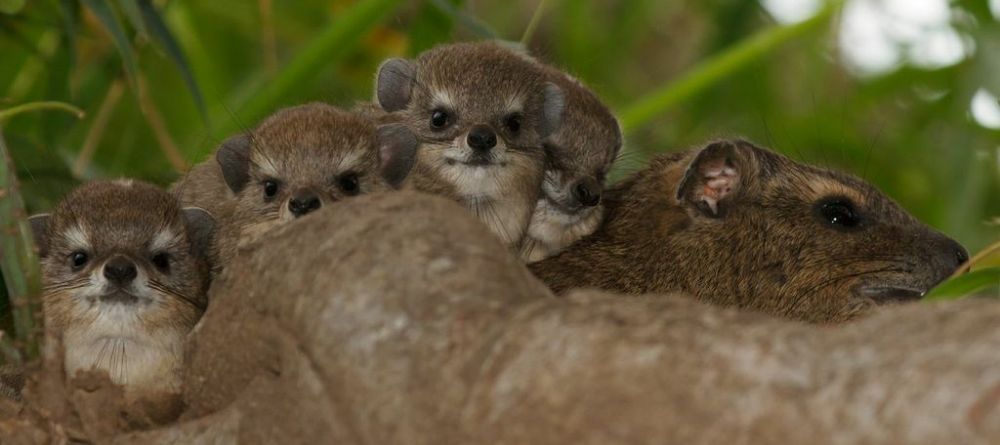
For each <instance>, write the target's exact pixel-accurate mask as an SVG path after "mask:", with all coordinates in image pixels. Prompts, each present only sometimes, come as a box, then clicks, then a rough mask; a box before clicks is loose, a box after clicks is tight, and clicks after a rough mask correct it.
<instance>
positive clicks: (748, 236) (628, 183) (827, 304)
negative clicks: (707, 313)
mask: <svg viewBox="0 0 1000 445" xmlns="http://www.w3.org/2000/svg"><path fill="white" fill-rule="evenodd" d="M604 202H605V206H606V210H605V211H606V215H605V217H604V222H603V223H602V224H601V226H600V227H599V228H598V229H597V231H595V232H594V233H593V234H592V235H591V236H588V237H586V238H584V239H582V240H580V241H578V242H576V243H574V244H573V245H571V246H569V247H568V248H566V249H565V250H564V251H563V252H561V253H559V254H558V255H556V256H554V257H551V258H548V259H545V260H542V261H539V262H537V263H534V264H532V265H531V269H532V271H533V272H535V274H536V275H537V276H538V277H539V278H541V279H542V280H543V281H545V282H546V283H547V284H548V285H549V286H550V287H551V288H552V289H553V290H554V291H556V292H558V293H561V292H563V291H565V290H567V289H570V288H575V287H596V288H602V289H608V290H613V291H617V292H623V293H629V294H645V293H662V294H665V293H672V292H682V293H686V294H690V295H693V296H695V297H697V298H699V299H701V300H704V301H708V302H711V303H716V304H720V305H725V306H736V307H741V308H747V309H754V310H758V311H762V312H767V313H770V314H773V315H778V316H784V317H789V318H795V319H800V320H808V321H816V322H831V321H842V320H847V319H850V318H853V317H855V316H858V315H860V314H863V313H865V312H867V311H869V310H871V309H873V308H874V307H875V306H877V305H881V304H885V303H895V302H902V301H912V300H917V299H919V298H921V296H922V295H923V294H924V293H925V292H927V291H928V290H929V289H931V288H932V287H934V286H935V285H936V284H937V283H939V282H941V281H942V280H944V279H945V278H947V277H948V276H949V275H951V274H952V273H953V272H954V271H955V269H956V268H957V267H958V266H959V265H960V264H962V263H963V262H964V261H966V260H967V259H968V255H967V253H966V251H965V249H964V248H962V246H961V245H959V244H958V243H957V242H955V241H954V240H952V239H950V238H948V237H947V236H945V235H943V234H941V233H940V232H938V231H936V230H933V229H931V228H930V227H927V226H926V225H924V224H922V223H921V222H920V221H918V220H917V219H915V218H914V217H913V216H911V215H910V214H909V213H907V212H906V210H904V209H903V208H901V207H900V206H899V205H898V204H896V203H895V202H893V201H892V199H890V198H889V197H887V196H886V195H884V194H883V193H881V192H880V191H878V190H877V189H876V188H875V187H873V186H872V185H870V184H868V183H866V182H864V181H862V180H860V179H858V178H855V177H852V176H849V175H845V174H842V173H837V172H833V171H829V170H825V169H821V168H816V167H813V166H809V165H804V164H801V163H798V162H795V161H792V160H791V159H788V158H786V157H784V156H781V155H779V154H777V153H774V152H772V151H769V150H766V149H764V148H761V147H757V146H755V145H753V144H751V143H749V142H746V141H742V140H725V141H717V142H713V143H710V144H708V145H707V146H705V147H704V148H701V149H699V150H692V151H687V152H683V153H676V154H669V155H662V156H659V157H657V158H655V159H653V160H652V161H651V162H650V165H649V167H648V168H646V169H644V170H642V171H640V172H638V173H636V174H635V175H633V176H632V177H630V178H628V179H626V180H624V181H622V182H621V183H618V184H615V185H614V186H613V187H611V188H610V189H609V190H608V191H607V192H606V193H605V200H604Z"/></svg>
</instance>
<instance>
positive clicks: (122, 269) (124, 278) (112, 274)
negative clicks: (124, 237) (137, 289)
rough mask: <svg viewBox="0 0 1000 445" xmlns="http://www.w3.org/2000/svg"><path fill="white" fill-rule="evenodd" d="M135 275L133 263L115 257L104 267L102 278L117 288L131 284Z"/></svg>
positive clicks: (123, 258) (126, 259) (136, 273)
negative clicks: (117, 286)
mask: <svg viewBox="0 0 1000 445" xmlns="http://www.w3.org/2000/svg"><path fill="white" fill-rule="evenodd" d="M136 275H138V272H137V271H136V270H135V263H133V262H131V261H129V260H128V258H125V257H121V256H116V257H114V258H112V259H111V260H110V261H108V262H107V263H106V264H105V265H104V278H107V279H108V281H111V282H112V283H115V284H117V285H119V286H124V285H126V284H129V283H131V282H132V280H134V279H135V277H136Z"/></svg>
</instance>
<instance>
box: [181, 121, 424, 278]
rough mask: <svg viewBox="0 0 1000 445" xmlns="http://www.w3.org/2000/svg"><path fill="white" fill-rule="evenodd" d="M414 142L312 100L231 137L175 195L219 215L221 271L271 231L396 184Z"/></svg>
mask: <svg viewBox="0 0 1000 445" xmlns="http://www.w3.org/2000/svg"><path fill="white" fill-rule="evenodd" d="M416 148H417V141H416V139H415V138H414V137H413V135H412V133H410V131H409V130H407V129H406V128H405V127H404V126H402V125H399V124H388V125H382V126H376V123H375V122H374V121H373V120H371V119H369V118H367V117H364V116H362V115H360V114H356V113H351V112H347V111H343V110H340V109H338V108H336V107H334V106H331V105H326V104H321V103H311V104H306V105H301V106H295V107H290V108H286V109H283V110H281V111H278V112H277V113H275V114H273V115H272V116H270V117H268V118H267V119H265V120H264V121H263V122H262V123H261V124H260V125H259V126H258V127H257V128H255V129H254V130H252V131H250V132H247V133H246V134H243V135H239V136H235V137H232V138H230V139H228V140H226V141H225V142H224V143H223V144H222V146H221V147H219V149H218V150H217V152H216V154H215V159H214V160H210V161H206V162H205V163H202V164H200V165H198V166H196V167H195V168H194V169H192V171H191V172H190V173H189V174H188V175H187V177H185V178H184V179H183V180H182V181H181V182H180V183H178V184H176V185H175V186H174V191H175V193H177V194H178V195H179V196H180V197H181V201H182V202H184V203H185V204H191V205H198V206H202V207H205V208H208V209H211V210H212V211H213V212H217V213H218V214H219V215H220V217H219V218H220V226H221V227H220V229H219V235H218V237H217V238H218V240H217V249H216V250H217V252H216V253H217V257H216V262H217V264H216V266H217V267H221V266H222V265H224V264H225V263H227V262H228V260H229V259H230V258H231V257H232V255H234V254H235V252H236V250H237V248H238V247H239V246H242V245H245V244H247V243H250V242H252V241H254V240H256V239H257V238H259V237H260V235H261V234H263V233H265V232H267V231H268V230H269V229H271V228H272V227H275V226H277V225H280V224H283V223H285V222H288V221H291V220H293V219H295V218H299V217H302V216H305V215H307V214H309V213H311V212H313V211H315V210H316V209H319V208H320V207H322V206H324V205H328V204H330V203H332V202H334V201H337V200H339V199H344V198H348V197H352V196H356V195H360V194H364V193H372V192H377V191H385V190H391V189H393V188H396V187H399V186H400V184H401V183H402V181H403V179H404V178H405V177H406V175H407V174H408V173H409V171H410V168H411V167H412V165H413V162H414V159H415V150H416Z"/></svg>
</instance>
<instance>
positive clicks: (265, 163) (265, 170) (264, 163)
mask: <svg viewBox="0 0 1000 445" xmlns="http://www.w3.org/2000/svg"><path fill="white" fill-rule="evenodd" d="M253 161H254V165H256V166H257V169H258V170H260V173H261V174H262V175H264V176H270V177H272V178H276V177H278V167H277V166H276V165H274V163H273V162H271V159H270V158H268V157H266V156H254V160H253Z"/></svg>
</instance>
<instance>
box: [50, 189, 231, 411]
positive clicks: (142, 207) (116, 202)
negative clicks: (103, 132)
mask: <svg viewBox="0 0 1000 445" xmlns="http://www.w3.org/2000/svg"><path fill="white" fill-rule="evenodd" d="M214 224H215V223H214V220H213V218H212V217H211V216H210V215H209V214H208V213H207V212H205V211H204V210H202V209H198V208H181V207H180V204H179V203H178V201H177V200H176V199H175V198H174V197H173V196H171V195H170V194H168V193H167V192H165V191H163V190H160V189H159V188H157V187H155V186H153V185H150V184H146V183H143V182H139V181H132V180H118V181H99V182H91V183H88V184H85V185H83V186H81V187H79V188H77V189H76V190H74V191H73V192H71V193H70V194H69V195H67V196H66V197H65V198H64V199H63V200H62V202H60V203H59V205H58V206H56V208H55V210H53V212H52V213H51V214H42V215H36V216H33V217H32V218H31V226H32V229H33V232H34V234H35V239H36V243H37V244H38V247H39V252H40V255H41V258H42V284H43V304H44V313H45V319H46V323H48V326H50V327H51V328H53V329H54V331H55V332H57V333H58V334H59V335H60V336H61V337H62V342H63V346H64V349H65V360H64V365H65V371H66V374H67V376H73V375H74V374H76V372H77V371H85V370H90V369H97V370H103V371H106V372H107V373H108V375H109V376H110V378H111V380H112V381H113V382H115V383H117V384H120V385H123V386H124V388H125V394H126V397H127V398H133V399H135V398H147V397H149V398H159V397H162V396H172V395H177V394H179V390H180V388H179V386H180V367H181V364H182V359H183V346H184V339H185V337H186V335H187V333H188V332H189V331H190V330H191V328H192V327H193V326H194V324H195V322H197V321H198V318H199V317H200V316H201V313H202V312H203V311H204V308H205V302H206V300H205V292H206V290H207V287H208V276H209V273H208V272H209V271H208V266H207V261H206V254H207V250H208V247H209V245H210V243H211V236H212V233H213V229H214Z"/></svg>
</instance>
